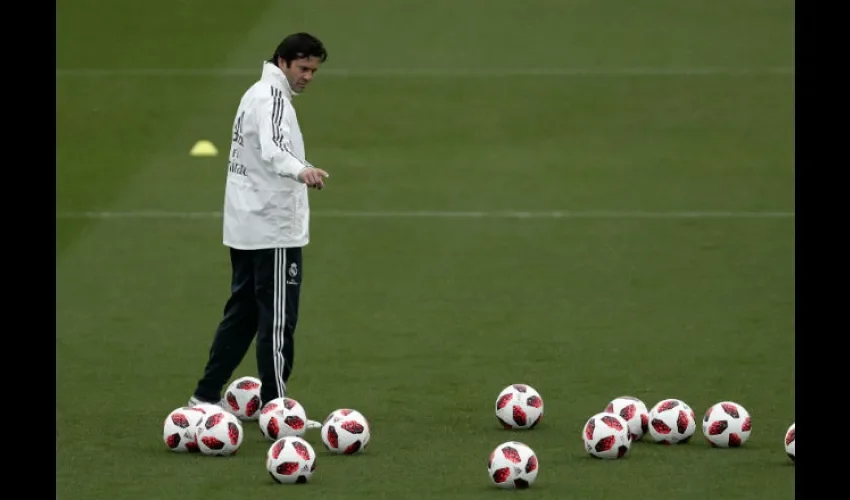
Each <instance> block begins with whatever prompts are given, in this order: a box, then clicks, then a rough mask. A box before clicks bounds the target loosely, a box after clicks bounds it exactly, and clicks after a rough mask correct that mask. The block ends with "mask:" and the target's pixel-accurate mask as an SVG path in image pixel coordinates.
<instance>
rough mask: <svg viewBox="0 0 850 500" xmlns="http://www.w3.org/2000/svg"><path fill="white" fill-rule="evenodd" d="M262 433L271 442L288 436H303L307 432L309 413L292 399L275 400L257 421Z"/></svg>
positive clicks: (261, 413) (265, 408)
mask: <svg viewBox="0 0 850 500" xmlns="http://www.w3.org/2000/svg"><path fill="white" fill-rule="evenodd" d="M257 420H258V421H259V424H260V431H262V433H263V436H265V437H266V439H268V440H270V441H276V440H278V439H280V438H282V437H286V436H303V435H304V433H305V432H307V412H306V411H305V410H304V407H303V406H301V403H299V402H298V401H296V400H294V399H292V398H287V397H283V398H275V399H272V400H271V401H269V402H268V403H266V405H265V406H263V410H262V411H261V412H260V417H259V418H258V419H257Z"/></svg>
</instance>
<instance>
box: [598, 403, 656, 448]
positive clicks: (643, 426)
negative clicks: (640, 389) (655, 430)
mask: <svg viewBox="0 0 850 500" xmlns="http://www.w3.org/2000/svg"><path fill="white" fill-rule="evenodd" d="M605 411H606V412H608V413H616V414H617V415H619V416H621V417H623V419H624V420H625V421H626V423H627V424H629V433H630V434H631V437H632V441H639V440H640V438H642V437H643V436H644V435H645V434H646V433H647V432H649V410H647V409H646V404H644V402H643V401H641V400H640V399H638V398H634V397H632V396H620V397H618V398H614V399H613V400H611V402H610V403H608V406H606V407H605Z"/></svg>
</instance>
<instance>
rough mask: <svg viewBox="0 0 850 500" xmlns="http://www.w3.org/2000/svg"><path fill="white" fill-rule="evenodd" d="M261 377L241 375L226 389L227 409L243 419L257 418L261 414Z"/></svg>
mask: <svg viewBox="0 0 850 500" xmlns="http://www.w3.org/2000/svg"><path fill="white" fill-rule="evenodd" d="M260 385H261V384H260V379H258V378H255V377H240V378H237V379H236V380H234V381H233V382H231V383H230V386H228V388H227V390H226V391H224V401H225V403H226V409H227V410H228V411H229V412H230V413H232V414H234V415H236V416H237V417H239V418H240V419H243V420H257V417H259V416H260Z"/></svg>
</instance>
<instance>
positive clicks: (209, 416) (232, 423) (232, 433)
mask: <svg viewBox="0 0 850 500" xmlns="http://www.w3.org/2000/svg"><path fill="white" fill-rule="evenodd" d="M197 438H198V448H199V449H200V450H201V453H203V454H204V455H209V456H228V455H233V454H234V453H236V452H237V451H238V450H239V447H240V446H242V438H243V433H242V422H240V421H239V419H238V418H237V417H236V415H234V414H232V413H230V412H228V411H227V410H225V409H224V408H219V409H218V411H208V412H207V413H206V414H205V415H204V418H203V420H202V421H201V423H200V425H198V435H197Z"/></svg>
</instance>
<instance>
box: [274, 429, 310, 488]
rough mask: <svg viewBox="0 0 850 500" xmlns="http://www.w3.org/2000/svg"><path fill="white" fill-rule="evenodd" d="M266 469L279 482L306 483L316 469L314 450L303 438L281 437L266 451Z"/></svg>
mask: <svg viewBox="0 0 850 500" xmlns="http://www.w3.org/2000/svg"><path fill="white" fill-rule="evenodd" d="M266 470H267V471H269V475H270V476H271V477H272V479H274V480H275V482H277V483H280V484H303V483H306V482H307V481H309V480H310V478H311V477H312V476H313V471H314V470H316V452H315V451H314V450H313V447H312V446H311V445H310V443H308V442H307V441H305V440H304V438H301V437H298V436H286V437H282V438H280V439H278V440H277V441H275V442H274V443H273V444H272V445H271V447H269V451H268V453H266Z"/></svg>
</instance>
